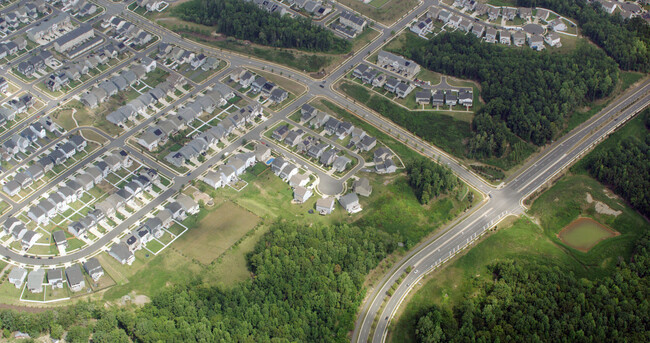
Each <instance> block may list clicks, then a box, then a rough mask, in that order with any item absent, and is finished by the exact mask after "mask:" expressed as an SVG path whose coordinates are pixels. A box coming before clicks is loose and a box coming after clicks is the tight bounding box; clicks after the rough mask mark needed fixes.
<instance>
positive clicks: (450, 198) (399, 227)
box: [356, 174, 478, 248]
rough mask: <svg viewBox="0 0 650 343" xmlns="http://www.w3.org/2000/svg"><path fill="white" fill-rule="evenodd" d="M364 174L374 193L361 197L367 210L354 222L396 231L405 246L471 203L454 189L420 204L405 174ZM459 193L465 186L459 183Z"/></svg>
mask: <svg viewBox="0 0 650 343" xmlns="http://www.w3.org/2000/svg"><path fill="white" fill-rule="evenodd" d="M363 176H364V177H368V179H369V180H370V183H371V185H372V187H373V193H372V194H371V195H370V197H368V198H363V197H361V206H363V207H364V212H366V213H365V215H364V216H363V218H361V219H360V220H359V221H357V222H356V224H358V225H360V226H371V227H375V228H377V229H380V230H382V231H386V232H388V233H391V234H397V235H398V236H399V237H400V238H401V241H402V242H403V243H404V244H405V245H406V247H407V248H408V247H410V246H412V245H414V244H416V243H417V242H419V241H420V240H422V238H424V237H426V236H427V235H429V234H430V233H432V232H434V231H435V230H437V229H438V228H440V227H441V226H442V225H443V224H444V223H446V222H448V221H449V220H451V219H453V218H455V217H456V216H457V215H459V214H460V213H462V212H463V211H464V210H465V209H466V208H468V207H470V206H471V204H472V202H470V201H469V198H468V197H467V196H464V197H463V196H462V195H463V194H461V196H457V195H458V193H457V192H452V193H451V194H450V195H447V196H442V197H440V198H439V199H437V200H436V201H435V202H433V203H431V204H430V205H427V206H423V205H421V204H420V202H419V201H418V200H417V198H416V197H415V194H414V193H413V190H412V189H411V187H410V186H409V185H408V181H407V177H406V174H396V175H393V176H390V177H382V176H378V175H376V174H367V175H363ZM458 192H466V188H464V187H462V185H461V187H459V189H458ZM459 198H460V199H461V200H459ZM476 199H478V195H475V196H474V202H476Z"/></svg>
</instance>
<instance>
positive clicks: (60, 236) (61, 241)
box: [52, 230, 68, 249]
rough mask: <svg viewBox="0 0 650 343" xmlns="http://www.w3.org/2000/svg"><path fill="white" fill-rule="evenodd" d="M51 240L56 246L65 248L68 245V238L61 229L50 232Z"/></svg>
mask: <svg viewBox="0 0 650 343" xmlns="http://www.w3.org/2000/svg"><path fill="white" fill-rule="evenodd" d="M52 240H53V241H54V244H56V246H57V248H63V249H65V248H67V247H68V240H67V238H66V237H65V232H64V231H63V230H57V231H54V232H52Z"/></svg>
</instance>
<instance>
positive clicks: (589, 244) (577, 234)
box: [558, 217, 619, 252]
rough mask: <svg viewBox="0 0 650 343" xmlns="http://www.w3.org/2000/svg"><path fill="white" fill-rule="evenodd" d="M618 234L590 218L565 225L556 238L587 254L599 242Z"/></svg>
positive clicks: (579, 219)
mask: <svg viewBox="0 0 650 343" xmlns="http://www.w3.org/2000/svg"><path fill="white" fill-rule="evenodd" d="M618 235H619V233H618V232H616V231H614V230H611V229H609V228H607V227H606V226H604V225H602V224H600V223H599V222H597V221H595V220H593V219H591V218H584V217H582V218H578V219H576V220H574V221H573V222H571V224H569V225H567V226H566V227H565V228H564V229H562V231H560V233H558V238H559V239H560V240H561V241H562V243H564V244H566V245H568V246H570V247H572V248H574V249H576V250H579V251H582V252H587V251H589V249H591V248H593V247H594V246H595V245H596V244H598V243H599V242H600V241H603V240H605V239H607V238H610V237H615V236H618Z"/></svg>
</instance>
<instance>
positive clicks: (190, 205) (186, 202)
mask: <svg viewBox="0 0 650 343" xmlns="http://www.w3.org/2000/svg"><path fill="white" fill-rule="evenodd" d="M176 201H177V202H178V203H179V204H180V205H181V207H182V208H183V211H185V213H189V214H197V213H199V204H198V203H197V202H196V201H194V199H192V198H191V197H190V196H187V195H185V194H179V195H178V197H177V198H176Z"/></svg>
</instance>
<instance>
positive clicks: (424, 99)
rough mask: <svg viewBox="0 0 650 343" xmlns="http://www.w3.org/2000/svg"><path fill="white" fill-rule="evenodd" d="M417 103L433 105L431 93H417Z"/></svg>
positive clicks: (426, 91) (427, 91) (428, 91)
mask: <svg viewBox="0 0 650 343" xmlns="http://www.w3.org/2000/svg"><path fill="white" fill-rule="evenodd" d="M415 101H416V102H417V103H418V104H420V105H425V104H429V103H431V91H430V90H428V89H426V90H423V91H421V92H417V93H415Z"/></svg>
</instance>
